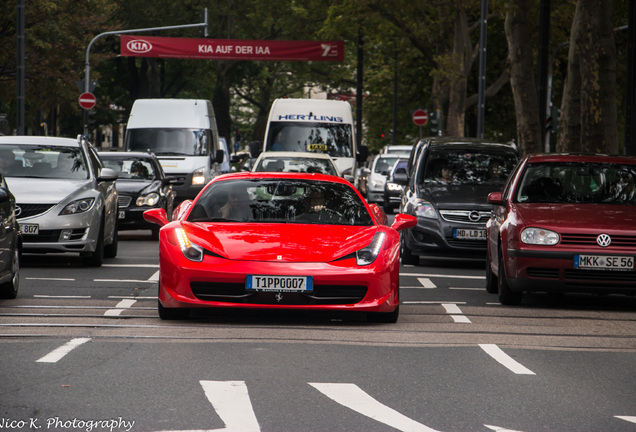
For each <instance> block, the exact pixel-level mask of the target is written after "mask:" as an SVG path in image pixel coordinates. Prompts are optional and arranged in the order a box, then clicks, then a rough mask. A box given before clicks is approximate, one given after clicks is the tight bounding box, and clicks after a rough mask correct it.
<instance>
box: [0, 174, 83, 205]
mask: <svg viewBox="0 0 636 432" xmlns="http://www.w3.org/2000/svg"><path fill="white" fill-rule="evenodd" d="M6 181H7V184H8V185H9V190H11V192H12V193H13V195H14V196H15V199H16V201H17V202H18V203H19V204H57V203H59V202H60V201H62V200H63V199H64V198H66V197H67V196H69V195H71V194H73V193H80V192H81V191H84V190H91V189H93V185H92V182H91V181H90V180H68V179H50V178H47V179H37V178H19V177H6Z"/></svg>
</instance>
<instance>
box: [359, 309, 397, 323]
mask: <svg viewBox="0 0 636 432" xmlns="http://www.w3.org/2000/svg"><path fill="white" fill-rule="evenodd" d="M399 316H400V306H399V305H398V307H396V308H395V310H394V311H393V312H367V321H368V322H370V323H390V324H394V323H396V322H397V320H398V317H399Z"/></svg>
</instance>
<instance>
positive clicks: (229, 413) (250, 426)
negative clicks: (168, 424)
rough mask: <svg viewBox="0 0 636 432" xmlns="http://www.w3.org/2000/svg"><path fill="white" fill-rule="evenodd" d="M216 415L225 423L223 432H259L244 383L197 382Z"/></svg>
mask: <svg viewBox="0 0 636 432" xmlns="http://www.w3.org/2000/svg"><path fill="white" fill-rule="evenodd" d="M199 382H200V383H201V386H202V387H203V391H204V392H205V396H206V397H207V398H208V400H209V401H210V403H211V404H212V406H213V407H214V409H215V410H216V413H217V414H218V415H219V417H221V420H223V422H224V423H225V428H224V429H215V431H219V432H220V431H225V432H260V430H261V428H260V426H259V425H258V421H257V420H256V415H255V414H254V409H253V408H252V402H251V401H250V396H249V394H248V392H247V386H246V385H245V382H244V381H199Z"/></svg>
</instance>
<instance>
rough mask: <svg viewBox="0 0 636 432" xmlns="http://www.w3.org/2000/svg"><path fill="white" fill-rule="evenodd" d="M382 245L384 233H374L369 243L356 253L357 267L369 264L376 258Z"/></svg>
mask: <svg viewBox="0 0 636 432" xmlns="http://www.w3.org/2000/svg"><path fill="white" fill-rule="evenodd" d="M382 243H384V233H383V232H379V233H376V234H375V236H374V237H373V240H372V241H371V243H369V245H368V246H366V247H363V248H362V249H360V250H359V251H357V252H356V263H357V264H358V265H359V266H365V265H369V264H371V263H372V262H373V261H375V259H376V258H377V257H378V254H379V253H380V249H382Z"/></svg>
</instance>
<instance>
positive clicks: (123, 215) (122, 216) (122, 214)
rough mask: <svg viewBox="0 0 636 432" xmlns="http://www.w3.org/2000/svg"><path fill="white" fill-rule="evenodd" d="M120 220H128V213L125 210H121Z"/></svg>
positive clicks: (118, 216)
mask: <svg viewBox="0 0 636 432" xmlns="http://www.w3.org/2000/svg"><path fill="white" fill-rule="evenodd" d="M117 218H118V219H126V211H125V210H119V214H118V215H117Z"/></svg>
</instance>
